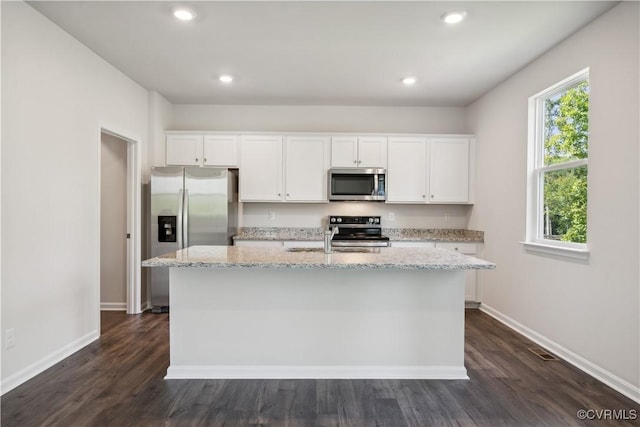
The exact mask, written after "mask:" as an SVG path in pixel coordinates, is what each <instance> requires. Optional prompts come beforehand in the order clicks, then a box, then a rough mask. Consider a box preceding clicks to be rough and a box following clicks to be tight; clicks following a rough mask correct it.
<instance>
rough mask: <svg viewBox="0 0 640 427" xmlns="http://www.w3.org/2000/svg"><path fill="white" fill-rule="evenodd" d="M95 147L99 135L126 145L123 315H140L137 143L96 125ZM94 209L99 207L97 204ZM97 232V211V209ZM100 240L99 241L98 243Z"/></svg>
mask: <svg viewBox="0 0 640 427" xmlns="http://www.w3.org/2000/svg"><path fill="white" fill-rule="evenodd" d="M98 131H99V132H98V143H99V144H102V136H101V135H102V134H103V133H106V134H108V135H111V136H114V137H116V138H118V139H122V140H124V141H125V142H126V143H127V234H128V235H129V238H128V239H127V261H126V263H127V314H138V313H142V301H141V300H142V292H141V283H140V282H141V263H142V258H141V244H142V243H141V242H142V203H141V200H142V197H141V188H142V187H141V169H142V167H141V157H142V156H141V152H140V151H141V150H140V139H139V138H136V137H135V136H132V134H131V133H129V132H126V131H122V130H119V129H117V128H116V127H114V126H110V125H100V127H99V129H98ZM100 153H101V145H98V167H97V170H98V201H99V200H100V191H101V190H100V188H101V187H100V180H101V168H102V163H101V154H100ZM98 206H100V205H99V204H98ZM97 229H98V230H100V209H98V228H97ZM100 238H101V237H100ZM98 240H100V239H98ZM98 265H100V243H98ZM99 277H100V272H99V271H98V309H99V307H100V278H99Z"/></svg>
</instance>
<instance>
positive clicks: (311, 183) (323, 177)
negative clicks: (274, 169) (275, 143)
mask: <svg viewBox="0 0 640 427" xmlns="http://www.w3.org/2000/svg"><path fill="white" fill-rule="evenodd" d="M284 152H285V162H284V163H285V178H284V182H285V200H286V201H287V202H327V201H328V200H327V170H328V169H329V137H324V136H317V137H315V136H288V137H287V138H286V140H285V149H284Z"/></svg>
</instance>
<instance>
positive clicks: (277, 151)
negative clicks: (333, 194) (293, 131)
mask: <svg viewBox="0 0 640 427" xmlns="http://www.w3.org/2000/svg"><path fill="white" fill-rule="evenodd" d="M328 167H329V138H328V137H324V136H317V137H316V136H287V137H286V138H285V139H284V141H283V138H282V136H273V135H246V136H243V137H242V138H241V141H240V201H242V202H305V203H306V202H316V203H317V202H326V201H327V169H328Z"/></svg>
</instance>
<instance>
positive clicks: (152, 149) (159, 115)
mask: <svg viewBox="0 0 640 427" xmlns="http://www.w3.org/2000/svg"><path fill="white" fill-rule="evenodd" d="M172 126H173V105H172V104H171V103H170V102H169V101H167V100H166V99H165V98H164V97H162V95H160V94H159V93H158V92H155V91H150V92H149V141H150V143H149V163H150V165H151V166H162V165H164V164H165V161H166V150H165V142H164V141H165V137H164V132H165V130H168V129H171V127H172ZM145 172H146V176H145V179H144V182H148V181H149V179H148V177H149V174H148V172H149V171H145Z"/></svg>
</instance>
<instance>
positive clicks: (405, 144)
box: [387, 137, 427, 203]
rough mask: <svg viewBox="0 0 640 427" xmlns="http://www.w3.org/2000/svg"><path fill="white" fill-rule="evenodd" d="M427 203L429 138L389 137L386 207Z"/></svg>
mask: <svg viewBox="0 0 640 427" xmlns="http://www.w3.org/2000/svg"><path fill="white" fill-rule="evenodd" d="M426 202H427V138H426V137H390V138H389V157H388V166H387V203H426Z"/></svg>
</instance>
